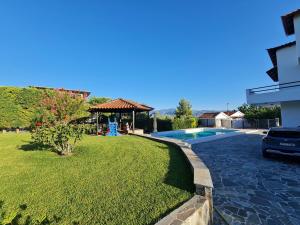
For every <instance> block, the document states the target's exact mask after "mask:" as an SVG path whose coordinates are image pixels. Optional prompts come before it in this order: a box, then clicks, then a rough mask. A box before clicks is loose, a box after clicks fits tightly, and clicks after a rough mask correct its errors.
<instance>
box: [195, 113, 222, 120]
mask: <svg viewBox="0 0 300 225" xmlns="http://www.w3.org/2000/svg"><path fill="white" fill-rule="evenodd" d="M218 114H219V112H213V113H203V114H202V115H200V116H199V118H200V119H214V118H215V117H216V116H217V115H218Z"/></svg>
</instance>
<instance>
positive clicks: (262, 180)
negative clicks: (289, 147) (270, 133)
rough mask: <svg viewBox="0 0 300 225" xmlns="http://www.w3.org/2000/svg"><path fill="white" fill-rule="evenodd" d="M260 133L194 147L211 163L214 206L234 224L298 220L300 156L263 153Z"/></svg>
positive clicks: (294, 223)
mask: <svg viewBox="0 0 300 225" xmlns="http://www.w3.org/2000/svg"><path fill="white" fill-rule="evenodd" d="M261 138H262V135H260V134H247V135H241V136H236V137H231V138H226V139H221V140H217V141H213V142H207V143H200V144H195V145H193V146H192V148H193V150H194V152H195V153H196V154H197V155H199V156H200V158H201V159H202V160H203V161H204V162H205V164H206V165H207V166H208V167H209V169H210V171H211V175H212V179H213V182H214V186H215V188H214V206H215V207H216V208H217V209H219V211H221V213H222V214H223V215H224V217H225V218H226V219H227V221H228V222H229V223H230V224H234V225H235V224H236V225H239V224H247V225H248V224H249V225H250V224H253V225H258V224H267V225H277V224H278V225H279V224H284V225H285V224H288V225H299V224H300V160H299V158H298V159H293V158H287V157H282V156H279V157H278V156H275V157H272V158H271V159H265V158H263V157H262V154H261V151H260V145H261Z"/></svg>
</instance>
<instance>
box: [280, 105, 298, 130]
mask: <svg viewBox="0 0 300 225" xmlns="http://www.w3.org/2000/svg"><path fill="white" fill-rule="evenodd" d="M281 116H282V126H284V127H297V126H300V101H296V102H282V103H281Z"/></svg>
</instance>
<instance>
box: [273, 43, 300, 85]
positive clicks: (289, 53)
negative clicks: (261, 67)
mask: <svg viewBox="0 0 300 225" xmlns="http://www.w3.org/2000/svg"><path fill="white" fill-rule="evenodd" d="M276 56H277V66H278V80H279V84H281V83H287V82H293V81H299V80H300V65H299V63H298V57H297V50H296V45H293V46H291V47H286V48H283V49H279V50H277V52H276Z"/></svg>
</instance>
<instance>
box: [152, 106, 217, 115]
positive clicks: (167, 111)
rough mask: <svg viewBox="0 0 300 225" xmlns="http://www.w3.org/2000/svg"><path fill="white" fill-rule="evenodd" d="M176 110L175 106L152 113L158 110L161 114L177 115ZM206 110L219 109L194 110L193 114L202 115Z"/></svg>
mask: <svg viewBox="0 0 300 225" xmlns="http://www.w3.org/2000/svg"><path fill="white" fill-rule="evenodd" d="M175 111H176V109H174V108H170V109H159V110H155V111H153V112H152V113H151V114H153V113H155V112H157V113H159V114H160V115H165V116H174V115H175ZM206 112H218V111H217V110H206V109H204V110H193V115H194V116H200V115H201V114H203V113H206Z"/></svg>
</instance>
